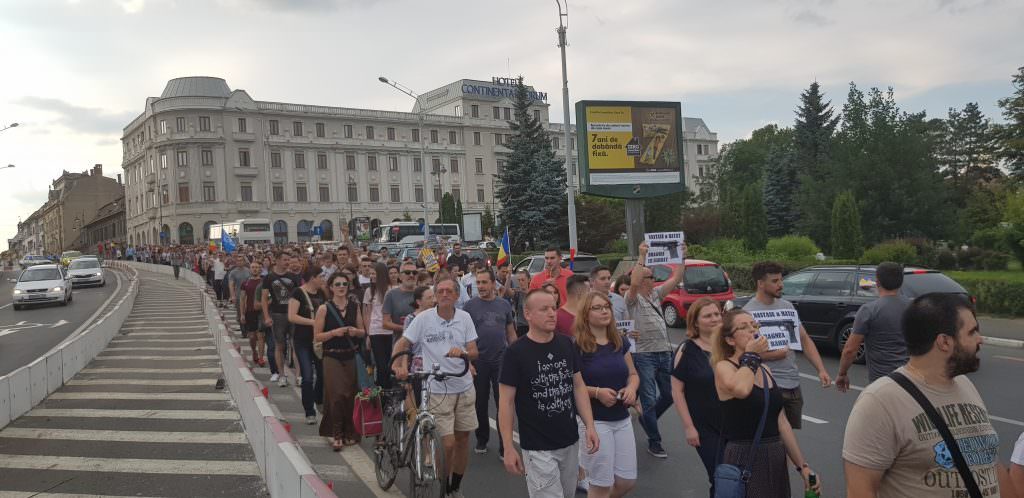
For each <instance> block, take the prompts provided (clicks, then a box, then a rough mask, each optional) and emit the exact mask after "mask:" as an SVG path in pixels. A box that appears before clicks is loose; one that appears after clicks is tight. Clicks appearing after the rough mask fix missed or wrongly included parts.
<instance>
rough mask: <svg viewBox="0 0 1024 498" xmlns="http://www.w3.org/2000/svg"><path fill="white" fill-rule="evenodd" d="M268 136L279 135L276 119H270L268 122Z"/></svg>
mask: <svg viewBox="0 0 1024 498" xmlns="http://www.w3.org/2000/svg"><path fill="white" fill-rule="evenodd" d="M270 134H271V135H280V134H281V130H280V129H278V127H277V120H276V119H271V120H270Z"/></svg>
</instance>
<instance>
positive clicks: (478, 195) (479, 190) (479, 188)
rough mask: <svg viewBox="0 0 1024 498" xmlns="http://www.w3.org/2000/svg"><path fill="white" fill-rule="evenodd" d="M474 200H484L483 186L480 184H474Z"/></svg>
mask: <svg viewBox="0 0 1024 498" xmlns="http://www.w3.org/2000/svg"><path fill="white" fill-rule="evenodd" d="M476 201H477V202H484V188H483V186H481V185H477V186H476Z"/></svg>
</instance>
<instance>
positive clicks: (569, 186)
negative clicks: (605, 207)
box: [555, 0, 576, 255]
mask: <svg viewBox="0 0 1024 498" xmlns="http://www.w3.org/2000/svg"><path fill="white" fill-rule="evenodd" d="M555 3H557V4H558V30H557V31H558V47H559V48H560V49H562V114H563V115H564V119H565V124H564V126H565V177H566V182H565V184H566V185H565V186H566V189H565V190H566V195H567V196H568V197H569V204H568V208H569V254H570V255H575V251H576V180H575V175H573V174H572V155H571V154H572V151H571V150H569V143H570V142H569V136H570V133H569V122H570V121H569V73H568V70H567V69H566V65H565V46H566V40H565V32H566V30H568V29H569V0H555Z"/></svg>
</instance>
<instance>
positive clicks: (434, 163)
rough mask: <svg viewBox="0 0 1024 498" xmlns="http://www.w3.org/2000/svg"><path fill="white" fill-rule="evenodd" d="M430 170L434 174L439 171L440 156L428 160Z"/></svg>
mask: <svg viewBox="0 0 1024 498" xmlns="http://www.w3.org/2000/svg"><path fill="white" fill-rule="evenodd" d="M430 172H431V173H433V174H435V175H436V174H438V173H440V172H441V159H440V158H437V157H435V158H433V159H431V161H430Z"/></svg>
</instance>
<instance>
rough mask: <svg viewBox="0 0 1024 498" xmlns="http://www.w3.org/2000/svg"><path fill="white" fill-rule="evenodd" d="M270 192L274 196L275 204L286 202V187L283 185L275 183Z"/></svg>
mask: <svg viewBox="0 0 1024 498" xmlns="http://www.w3.org/2000/svg"><path fill="white" fill-rule="evenodd" d="M270 192H271V194H272V195H273V199H274V202H284V185H283V184H281V183H275V184H274V186H272V187H271V188H270Z"/></svg>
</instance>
